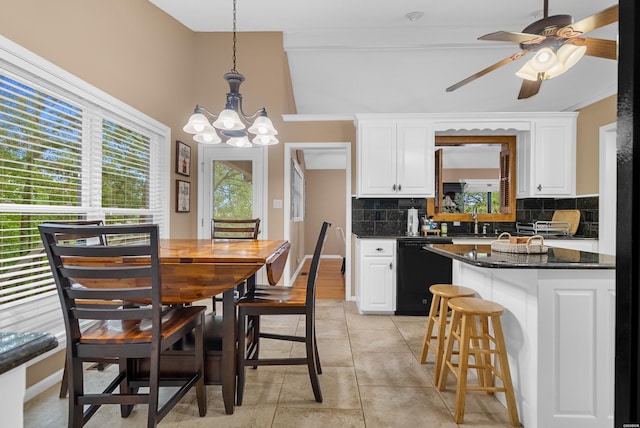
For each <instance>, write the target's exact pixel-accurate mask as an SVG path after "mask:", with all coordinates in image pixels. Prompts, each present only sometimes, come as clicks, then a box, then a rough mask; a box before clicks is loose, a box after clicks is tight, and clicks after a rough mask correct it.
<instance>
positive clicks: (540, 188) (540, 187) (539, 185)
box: [538, 184, 542, 192]
mask: <svg viewBox="0 0 640 428" xmlns="http://www.w3.org/2000/svg"><path fill="white" fill-rule="evenodd" d="M541 190H542V184H538V192H539V191H541Z"/></svg>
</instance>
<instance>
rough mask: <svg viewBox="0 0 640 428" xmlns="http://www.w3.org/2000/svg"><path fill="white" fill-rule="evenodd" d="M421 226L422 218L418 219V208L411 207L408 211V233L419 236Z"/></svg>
mask: <svg viewBox="0 0 640 428" xmlns="http://www.w3.org/2000/svg"><path fill="white" fill-rule="evenodd" d="M419 227H420V220H419V219H418V210H417V209H416V208H409V211H408V212H407V235H409V236H418V235H419V234H418V229H419Z"/></svg>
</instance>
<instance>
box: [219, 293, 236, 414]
mask: <svg viewBox="0 0 640 428" xmlns="http://www.w3.org/2000/svg"><path fill="white" fill-rule="evenodd" d="M233 291H234V290H233V288H231V289H229V290H227V291H225V292H224V293H223V294H222V324H223V329H222V357H221V358H222V367H221V373H220V377H221V381H222V399H223V401H224V409H225V412H226V413H227V414H228V415H232V414H233V406H234V402H235V396H236V368H235V367H236V365H235V354H236V352H235V350H236V308H235V302H234V299H233Z"/></svg>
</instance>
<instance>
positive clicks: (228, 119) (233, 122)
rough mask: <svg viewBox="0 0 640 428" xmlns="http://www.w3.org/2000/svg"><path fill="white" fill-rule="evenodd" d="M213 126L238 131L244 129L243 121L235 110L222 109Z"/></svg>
mask: <svg viewBox="0 0 640 428" xmlns="http://www.w3.org/2000/svg"><path fill="white" fill-rule="evenodd" d="M213 126H215V127H216V128H218V129H224V130H226V131H239V130H241V129H244V123H242V121H241V120H240V116H238V113H237V112H236V111H235V110H232V109H229V108H227V109H224V110H222V111H221V112H220V115H218V119H216V121H215V122H213Z"/></svg>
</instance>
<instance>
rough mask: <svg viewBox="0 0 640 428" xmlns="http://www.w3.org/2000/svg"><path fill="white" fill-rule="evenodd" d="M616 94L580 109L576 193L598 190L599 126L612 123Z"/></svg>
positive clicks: (614, 116) (594, 192)
mask: <svg viewBox="0 0 640 428" xmlns="http://www.w3.org/2000/svg"><path fill="white" fill-rule="evenodd" d="M617 100H618V97H617V96H615V95H614V96H611V97H608V98H605V99H603V100H601V101H598V102H597V103H593V104H591V105H589V106H587V107H585V108H583V109H581V110H580V114H579V115H578V129H577V150H576V195H578V196H580V195H593V194H598V193H599V192H600V191H599V184H598V183H599V182H598V180H599V171H600V168H599V164H598V162H599V157H600V127H601V126H604V125H608V124H610V123H614V122H615V121H616V115H617V105H616V103H617Z"/></svg>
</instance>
